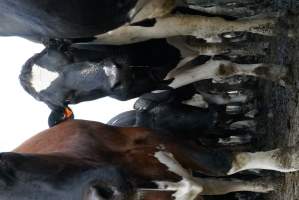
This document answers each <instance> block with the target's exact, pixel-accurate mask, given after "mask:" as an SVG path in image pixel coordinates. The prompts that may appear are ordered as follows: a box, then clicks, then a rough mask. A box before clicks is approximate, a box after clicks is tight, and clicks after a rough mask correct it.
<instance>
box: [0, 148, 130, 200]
mask: <svg viewBox="0 0 299 200" xmlns="http://www.w3.org/2000/svg"><path fill="white" fill-rule="evenodd" d="M131 194H132V187H131V185H130V183H129V182H128V181H127V180H126V179H125V178H124V174H123V172H122V171H121V170H120V169H119V168H117V167H115V166H99V165H93V164H87V163H83V162H80V160H77V159H74V158H66V157H63V156H61V155H60V156H57V155H55V156H54V155H53V156H52V155H51V156H49V155H28V154H16V153H2V154H0V199H1V200H19V199H20V200H21V199H22V200H33V199H35V200H60V199H61V200H62V199H72V200H122V199H131V197H130V196H131Z"/></svg>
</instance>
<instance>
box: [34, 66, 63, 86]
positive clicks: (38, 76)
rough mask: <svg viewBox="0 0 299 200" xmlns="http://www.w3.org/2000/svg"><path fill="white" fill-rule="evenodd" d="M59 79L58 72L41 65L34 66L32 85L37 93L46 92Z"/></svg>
mask: <svg viewBox="0 0 299 200" xmlns="http://www.w3.org/2000/svg"><path fill="white" fill-rule="evenodd" d="M58 77H59V73H58V72H51V71H49V70H47V69H45V68H43V67H41V66H39V65H33V67H32V71H31V80H30V83H31V86H32V87H33V88H34V90H35V91H36V92H40V91H42V90H46V89H47V88H48V87H49V86H50V85H51V84H52V82H53V81H55V80H56V79H57V78H58Z"/></svg>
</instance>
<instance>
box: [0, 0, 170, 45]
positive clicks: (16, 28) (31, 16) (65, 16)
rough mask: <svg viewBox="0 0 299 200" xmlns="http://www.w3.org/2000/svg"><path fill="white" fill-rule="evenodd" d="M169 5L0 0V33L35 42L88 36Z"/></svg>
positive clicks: (164, 1)
mask: <svg viewBox="0 0 299 200" xmlns="http://www.w3.org/2000/svg"><path fill="white" fill-rule="evenodd" d="M173 6H174V1H173V0H101V1H99V0H64V1H59V0H42V1H40V0H14V1H10V0H1V1H0V24H1V26H0V35H1V36H20V37H24V38H27V39H30V40H34V41H38V42H42V41H45V40H48V39H77V38H81V39H82V38H92V37H93V36H95V35H97V34H101V33H105V32H107V31H109V30H112V29H114V28H117V27H119V26H121V25H124V24H127V23H133V22H138V21H139V20H141V21H142V20H143V19H147V18H152V17H157V16H161V15H165V14H167V13H168V12H170V11H171V10H172V8H173ZM79 41H81V40H79Z"/></svg>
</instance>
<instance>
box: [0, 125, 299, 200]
mask: <svg viewBox="0 0 299 200" xmlns="http://www.w3.org/2000/svg"><path fill="white" fill-rule="evenodd" d="M298 150H299V149H298V146H294V147H284V148H281V149H274V150H270V151H263V152H254V153H250V152H235V151H229V150H225V151H223V150H216V149H211V148H206V147H201V146H199V145H198V144H195V143H194V141H192V140H188V139H187V140H182V139H177V138H176V137H173V136H172V135H171V134H160V133H158V132H155V131H153V130H151V129H145V128H117V127H113V126H108V125H104V124H101V123H98V122H92V121H83V120H68V121H65V122H63V123H60V124H59V125H57V126H55V127H53V128H50V129H48V130H45V131H43V132H41V133H39V134H37V135H35V136H33V137H32V138H31V139H29V140H27V141H26V142H24V143H23V144H21V145H20V146H19V147H17V148H16V149H15V150H13V151H12V152H8V153H1V154H0V198H1V199H3V200H19V199H20V200H21V199H22V200H27V199H28V200H29V199H30V200H32V199H36V200H39V199H43V200H54V199H55V200H57V199H73V200H79V199H80V200H81V199H82V200H97V199H98V200H99V199H136V200H137V199H147V200H152V199H161V200H164V199H165V200H166V199H167V200H168V199H172V198H173V199H176V200H193V199H200V196H199V195H220V194H225V193H228V192H234V191H254V192H269V191H272V190H275V189H276V188H277V186H278V181H277V180H276V179H273V178H269V177H268V178H260V179H258V180H250V181H241V180H236V179H231V178H229V179H226V178H223V177H222V178H217V177H218V176H227V175H232V174H235V173H237V172H240V171H243V170H249V169H257V168H258V169H266V170H276V171H280V172H293V171H297V170H298V169H299V159H298V158H299V157H298V153H299V151H298ZM192 172H200V173H201V174H203V175H208V176H210V177H206V178H203V177H195V176H193V173H192Z"/></svg>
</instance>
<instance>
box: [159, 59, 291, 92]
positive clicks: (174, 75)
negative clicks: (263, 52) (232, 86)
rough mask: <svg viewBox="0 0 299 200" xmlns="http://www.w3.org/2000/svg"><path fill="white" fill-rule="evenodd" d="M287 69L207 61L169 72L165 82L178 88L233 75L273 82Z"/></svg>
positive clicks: (274, 66) (223, 61) (263, 65)
mask: <svg viewBox="0 0 299 200" xmlns="http://www.w3.org/2000/svg"><path fill="white" fill-rule="evenodd" d="M286 73H287V69H286V68H285V67H283V66H280V65H271V64H237V63H232V62H230V61H227V60H212V59H211V60H209V61H207V62H206V63H204V64H202V65H199V66H195V67H193V68H190V66H188V67H186V68H184V67H179V68H175V69H173V70H171V71H170V72H169V73H168V74H167V76H166V78H165V79H166V80H168V79H174V80H173V81H172V82H171V83H170V84H169V86H170V87H172V88H179V87H182V86H184V85H188V84H190V83H194V82H197V81H200V80H205V79H214V80H217V79H218V80H219V79H223V78H227V77H231V76H234V75H250V76H257V77H262V78H266V79H270V80H273V81H277V80H280V79H281V78H283V77H285V75H286Z"/></svg>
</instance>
